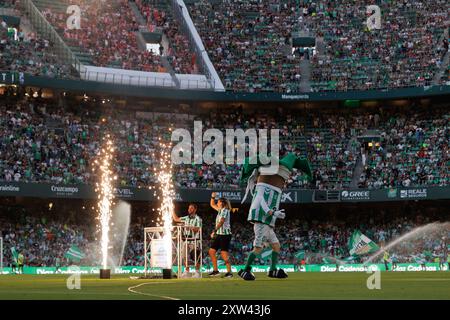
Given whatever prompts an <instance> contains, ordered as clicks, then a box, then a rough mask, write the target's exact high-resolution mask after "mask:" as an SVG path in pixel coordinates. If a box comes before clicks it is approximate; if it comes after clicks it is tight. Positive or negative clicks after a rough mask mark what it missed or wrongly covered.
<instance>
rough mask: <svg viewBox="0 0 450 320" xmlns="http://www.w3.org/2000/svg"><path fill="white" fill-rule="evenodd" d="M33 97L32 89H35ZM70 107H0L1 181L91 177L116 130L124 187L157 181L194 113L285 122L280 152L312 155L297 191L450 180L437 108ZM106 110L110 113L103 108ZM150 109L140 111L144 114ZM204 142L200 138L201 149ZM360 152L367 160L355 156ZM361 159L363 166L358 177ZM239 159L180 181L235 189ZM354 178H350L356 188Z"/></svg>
mask: <svg viewBox="0 0 450 320" xmlns="http://www.w3.org/2000/svg"><path fill="white" fill-rule="evenodd" d="M29 96H30V95H29ZM95 110H96V109H95V108H78V109H77V108H72V109H71V110H69V109H68V110H64V109H62V108H58V107H56V106H55V105H54V104H52V103H51V102H50V101H49V102H46V101H44V102H43V101H41V102H38V99H34V98H32V97H27V98H26V99H22V100H19V101H16V102H14V103H13V104H12V105H9V106H7V105H5V104H2V105H0V172H1V176H0V180H4V181H26V182H51V183H57V184H78V183H81V184H83V183H88V184H94V183H95V181H97V177H96V175H95V172H93V170H92V169H93V168H94V167H93V162H94V160H95V157H96V155H97V154H98V150H99V148H100V147H101V143H102V137H103V136H104V135H105V134H106V132H109V133H111V134H112V135H113V136H114V142H115V145H116V150H117V152H116V154H115V164H114V165H115V168H114V171H115V172H116V174H117V176H118V181H119V184H120V185H121V186H137V187H146V186H149V185H150V186H151V185H154V184H155V183H156V178H155V175H154V173H153V170H152V168H153V167H154V166H155V163H156V161H157V157H156V155H155V153H156V152H157V150H158V145H159V143H160V141H159V138H162V139H164V140H165V141H168V140H170V137H171V131H170V130H171V129H170V128H191V129H193V121H191V120H187V119H192V117H194V118H195V119H196V120H201V121H202V123H203V129H204V130H206V129H208V128H212V127H213V126H214V127H215V128H219V129H221V130H224V129H225V128H228V129H238V128H242V129H244V130H245V129H248V128H256V129H260V128H267V129H271V128H280V146H281V150H280V154H284V153H285V152H288V151H293V152H296V153H298V154H300V155H304V156H307V157H308V159H309V161H310V163H311V164H312V167H313V171H314V172H313V173H314V178H313V181H308V180H307V179H306V177H305V176H304V175H303V174H301V173H299V172H296V173H294V174H293V175H292V177H291V179H290V180H289V181H288V186H289V187H292V188H307V189H311V188H312V189H328V190H330V189H342V188H348V187H350V186H353V187H358V184H359V187H361V188H370V189H380V188H391V187H401V186H404V187H407V186H411V187H412V186H447V185H448V184H449V181H450V180H449V179H450V177H449V171H450V170H449V168H450V167H449V165H448V162H449V150H448V144H449V141H450V138H449V134H450V133H449V115H448V112H447V110H446V109H445V108H443V109H440V108H438V107H436V108H434V109H433V110H420V109H417V110H413V109H408V110H402V112H401V113H400V112H396V111H394V110H392V111H390V110H386V109H380V112H374V113H368V112H364V111H362V112H361V113H359V114H358V113H356V112H352V113H349V112H348V113H342V114H336V113H335V112H332V111H331V112H329V113H327V112H326V111H324V110H323V111H321V112H320V113H314V112H309V114H308V115H304V114H302V113H301V112H300V113H293V114H289V113H282V112H281V113H280V112H269V111H267V112H255V113H253V114H247V113H244V112H243V111H242V110H241V109H234V110H231V111H227V112H226V111H223V110H221V112H220V113H219V112H210V113H209V114H196V115H189V114H180V113H172V114H169V113H165V114H163V113H159V114H158V113H146V112H136V113H134V114H132V113H130V112H127V111H125V110H122V111H121V110H119V109H116V108H110V109H105V108H104V109H103V111H102V112H100V111H98V110H97V111H95ZM107 110H109V111H107ZM143 114H144V115H143ZM368 129H373V130H376V132H378V133H377V137H378V139H380V140H381V141H380V144H379V147H373V148H368V149H365V150H363V151H361V150H362V148H361V146H362V143H361V142H360V141H359V140H358V137H359V136H362V135H364V134H365V132H366V131H367V130H368ZM207 144H208V143H207V142H204V146H206V145H207ZM361 158H362V161H361V162H362V163H360V162H358V159H361ZM356 166H363V167H364V170H363V173H362V174H361V176H355V168H356ZM239 173H240V166H239V165H237V164H236V165H211V166H210V165H206V164H202V165H196V164H192V165H191V164H189V165H187V164H183V165H176V166H174V183H175V185H176V187H185V188H209V189H216V188H227V189H229V188H231V189H236V188H239V187H240V186H239ZM352 182H354V185H352Z"/></svg>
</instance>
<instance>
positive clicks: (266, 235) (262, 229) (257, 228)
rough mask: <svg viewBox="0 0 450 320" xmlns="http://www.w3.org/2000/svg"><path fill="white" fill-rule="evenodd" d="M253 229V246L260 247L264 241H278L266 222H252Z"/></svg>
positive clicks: (273, 242) (272, 242)
mask: <svg viewBox="0 0 450 320" xmlns="http://www.w3.org/2000/svg"><path fill="white" fill-rule="evenodd" d="M253 230H254V232H255V241H254V242H253V246H255V247H258V248H262V247H263V243H264V242H268V243H270V244H275V243H280V241H278V238H277V235H276V234H275V231H274V230H273V228H272V227H271V226H269V225H267V224H264V223H259V222H254V225H253Z"/></svg>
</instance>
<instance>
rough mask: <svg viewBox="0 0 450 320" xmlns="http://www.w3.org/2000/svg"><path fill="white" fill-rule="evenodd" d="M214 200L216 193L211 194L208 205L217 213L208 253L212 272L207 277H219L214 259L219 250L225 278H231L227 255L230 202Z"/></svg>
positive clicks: (229, 241)
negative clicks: (223, 263)
mask: <svg viewBox="0 0 450 320" xmlns="http://www.w3.org/2000/svg"><path fill="white" fill-rule="evenodd" d="M215 198H216V193H215V192H213V193H212V194H211V201H210V205H211V207H212V208H213V209H214V210H216V211H217V217H216V223H215V228H214V231H213V232H212V233H211V239H212V240H213V242H212V244H211V247H210V249H209V252H208V253H209V256H210V257H211V261H212V264H213V271H212V272H211V273H210V274H209V276H212V277H215V276H218V275H220V272H219V269H218V266H217V257H216V253H217V251H219V249H220V255H221V256H222V259H223V261H224V262H225V265H226V266H227V273H226V274H225V278H232V277H233V273H232V272H231V263H230V259H229V253H228V252H229V249H230V243H231V224H230V214H231V205H230V201H228V200H227V199H225V198H220V199H219V200H218V201H217V203H216V200H215Z"/></svg>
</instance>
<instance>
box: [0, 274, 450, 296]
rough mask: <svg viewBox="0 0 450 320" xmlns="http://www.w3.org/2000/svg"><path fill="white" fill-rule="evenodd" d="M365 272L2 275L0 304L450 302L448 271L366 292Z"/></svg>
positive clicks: (385, 277) (394, 280) (384, 277)
mask: <svg viewBox="0 0 450 320" xmlns="http://www.w3.org/2000/svg"><path fill="white" fill-rule="evenodd" d="M369 276H370V275H369V274H366V273H290V274H289V278H288V279H283V280H278V279H270V278H268V277H267V276H266V274H262V273H259V274H256V277H257V279H256V281H248V282H247V281H243V280H242V279H240V278H238V277H237V275H235V277H234V278H233V279H221V278H213V279H211V278H207V276H205V277H204V278H203V279H180V280H178V279H173V280H162V279H161V280H144V279H139V280H132V279H130V277H129V276H124V275H120V276H119V275H117V276H113V277H112V279H110V280H100V279H98V275H82V276H81V289H80V290H76V289H74V290H69V289H67V285H66V281H67V278H68V275H2V276H0V299H2V300H4V299H64V300H71V299H89V300H90V299H102V300H106V299H162V300H167V299H173V300H175V299H176V300H178V299H180V300H196V299H213V300H227V299H237V300H241V299H242V300H245V299H252V300H275V299H282V300H287V299H450V272H433V273H431V272H404V273H403V272H398V273H394V272H393V273H385V272H384V273H381V289H380V290H369V289H367V285H366V282H367V278H368V277H369Z"/></svg>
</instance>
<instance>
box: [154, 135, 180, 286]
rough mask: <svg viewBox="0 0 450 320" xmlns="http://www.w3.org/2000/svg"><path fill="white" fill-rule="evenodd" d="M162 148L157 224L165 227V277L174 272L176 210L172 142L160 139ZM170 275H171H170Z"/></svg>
mask: <svg viewBox="0 0 450 320" xmlns="http://www.w3.org/2000/svg"><path fill="white" fill-rule="evenodd" d="M159 144H160V150H159V156H158V157H157V159H158V165H157V166H155V168H154V171H155V176H156V177H157V179H158V184H159V194H160V195H159V196H158V197H157V198H158V200H160V201H161V204H160V207H159V208H158V212H159V217H158V223H157V226H159V227H161V226H162V227H163V228H164V236H163V242H164V247H165V252H166V254H167V260H166V265H167V269H165V270H163V274H164V275H165V277H171V272H172V212H173V211H174V199H175V191H174V187H173V182H172V160H171V151H172V146H171V144H170V143H167V144H166V143H163V142H162V141H161V138H160V139H159ZM169 275H170V276H169Z"/></svg>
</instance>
